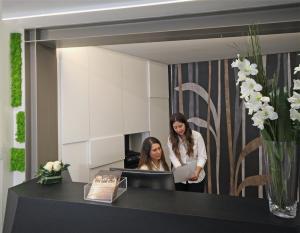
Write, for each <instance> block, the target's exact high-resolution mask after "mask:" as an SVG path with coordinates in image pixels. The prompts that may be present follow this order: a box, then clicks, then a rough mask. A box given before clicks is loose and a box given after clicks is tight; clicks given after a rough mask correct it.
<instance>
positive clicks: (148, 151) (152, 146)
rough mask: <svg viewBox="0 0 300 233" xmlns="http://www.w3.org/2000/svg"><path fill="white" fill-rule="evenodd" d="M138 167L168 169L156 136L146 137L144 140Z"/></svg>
mask: <svg viewBox="0 0 300 233" xmlns="http://www.w3.org/2000/svg"><path fill="white" fill-rule="evenodd" d="M138 168H139V169H141V170H152V171H169V170H170V169H169V167H168V164H167V163H166V160H165V155H164V151H163V149H162V147H161V143H160V141H159V140H158V139H157V138H154V137H148V138H146V139H145V140H144V142H143V145H142V150H141V158H140V162H139V165H138Z"/></svg>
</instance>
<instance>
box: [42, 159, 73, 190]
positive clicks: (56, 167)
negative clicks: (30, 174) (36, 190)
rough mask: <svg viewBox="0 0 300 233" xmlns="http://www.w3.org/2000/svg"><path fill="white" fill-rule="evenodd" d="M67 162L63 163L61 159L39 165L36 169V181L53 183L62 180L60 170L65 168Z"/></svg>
mask: <svg viewBox="0 0 300 233" xmlns="http://www.w3.org/2000/svg"><path fill="white" fill-rule="evenodd" d="M69 166H70V165H69V164H64V163H63V162H62V161H58V160H57V161H53V162H52V161H49V162H47V163H46V164H45V165H41V166H40V168H39V170H38V174H37V177H38V183H40V184H53V183H58V182H60V181H61V180H62V177H61V172H62V171H64V170H67V169H68V167H69Z"/></svg>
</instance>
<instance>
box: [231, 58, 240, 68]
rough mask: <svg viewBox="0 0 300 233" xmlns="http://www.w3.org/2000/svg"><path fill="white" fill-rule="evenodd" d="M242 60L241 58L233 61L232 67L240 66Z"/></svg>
mask: <svg viewBox="0 0 300 233" xmlns="http://www.w3.org/2000/svg"><path fill="white" fill-rule="evenodd" d="M240 62H241V61H240V59H239V58H237V59H235V60H234V61H233V62H232V63H231V67H232V68H238V67H239V64H240Z"/></svg>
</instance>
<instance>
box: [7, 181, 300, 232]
mask: <svg viewBox="0 0 300 233" xmlns="http://www.w3.org/2000/svg"><path fill="white" fill-rule="evenodd" d="M83 186H84V184H83V183H75V182H68V181H63V183H61V184H55V185H49V186H44V185H40V184H36V181H35V180H31V181H29V182H26V183H23V184H21V185H18V186H15V187H12V188H10V189H9V192H8V198H7V207H6V214H5V222H4V229H3V233H64V232H65V233H99V232H102V233H103V232H109V233H136V232H139V233H156V232H162V233H168V232H170V233H184V232H188V233H202V232H205V233H206V232H213V233H218V232H220V233H226V232H230V233H234V232H238V233H247V232H255V233H257V232H263V233H267V232H272V233H276V232H280V233H289V232H300V218H299V215H298V217H297V218H296V219H293V220H285V219H280V218H277V217H275V216H273V215H272V214H270V213H269V211H268V206H267V202H266V201H265V200H259V199H248V198H234V197H230V196H217V195H208V194H198V193H186V192H172V191H155V190H144V189H131V188H129V189H128V190H127V191H126V192H125V193H124V194H123V195H122V196H121V197H120V198H119V199H118V200H117V201H116V202H114V203H113V204H102V203H97V202H91V201H85V200H84V199H83Z"/></svg>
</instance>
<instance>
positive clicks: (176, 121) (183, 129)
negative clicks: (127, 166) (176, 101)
mask: <svg viewBox="0 0 300 233" xmlns="http://www.w3.org/2000/svg"><path fill="white" fill-rule="evenodd" d="M168 148H169V157H170V160H171V163H172V165H173V167H174V168H177V167H179V166H182V165H184V164H187V163H189V162H193V161H194V162H196V164H197V165H196V168H195V171H194V173H193V175H192V176H191V177H190V178H189V179H188V180H187V181H186V182H183V183H176V190H179V191H191V192H203V191H204V182H202V181H203V179H204V177H205V172H204V166H205V163H206V160H207V155H206V149H205V144H204V140H203V138H202V136H201V134H200V133H198V132H196V131H194V130H191V128H190V126H189V124H188V122H187V120H186V118H185V116H184V115H183V114H181V113H175V114H173V115H172V116H171V118H170V135H169V139H168ZM138 167H139V169H142V170H154V171H169V167H168V165H167V163H166V160H165V156H164V152H163V149H162V146H161V143H160V141H159V140H158V139H156V138H154V137H148V138H146V139H145V140H144V142H143V146H142V151H141V158H140V162H139V166H138Z"/></svg>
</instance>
